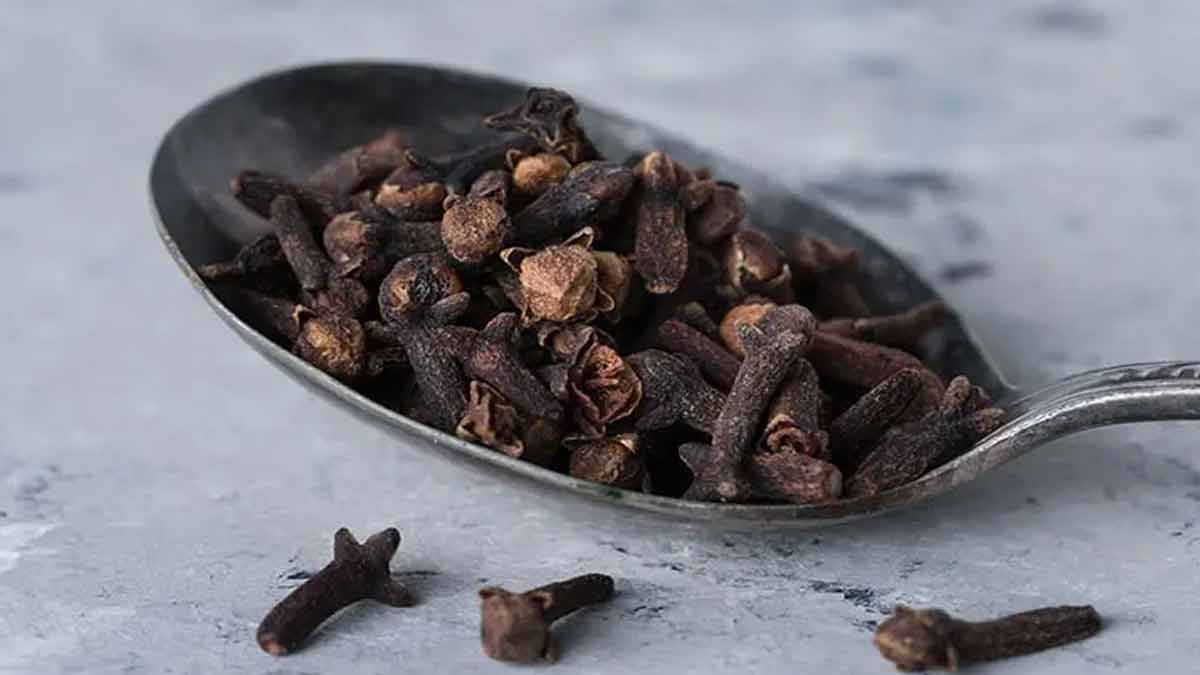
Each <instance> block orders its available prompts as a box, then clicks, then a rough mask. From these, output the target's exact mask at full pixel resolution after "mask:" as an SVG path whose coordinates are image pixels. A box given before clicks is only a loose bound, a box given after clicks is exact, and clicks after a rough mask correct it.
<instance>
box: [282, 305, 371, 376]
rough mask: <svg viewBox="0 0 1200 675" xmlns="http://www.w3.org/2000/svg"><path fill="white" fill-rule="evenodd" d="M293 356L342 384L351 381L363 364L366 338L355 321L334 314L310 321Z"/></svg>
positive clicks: (304, 327)
mask: <svg viewBox="0 0 1200 675" xmlns="http://www.w3.org/2000/svg"><path fill="white" fill-rule="evenodd" d="M296 353H297V354H299V355H300V357H301V358H303V359H304V360H305V361H308V362H309V363H311V364H312V365H314V366H316V367H317V368H320V369H321V370H323V371H325V372H326V373H329V374H330V375H332V376H334V377H336V378H337V379H339V380H342V381H343V382H353V381H355V380H357V379H358V377H359V376H360V375H361V374H362V371H363V366H364V364H365V363H366V353H367V335H366V331H364V330H363V327H362V324H361V323H359V322H358V321H356V320H354V319H350V318H346V317H341V316H336V315H326V316H319V317H316V318H313V319H309V320H308V321H306V322H305V323H304V325H303V326H302V327H301V328H300V336H299V337H298V338H296Z"/></svg>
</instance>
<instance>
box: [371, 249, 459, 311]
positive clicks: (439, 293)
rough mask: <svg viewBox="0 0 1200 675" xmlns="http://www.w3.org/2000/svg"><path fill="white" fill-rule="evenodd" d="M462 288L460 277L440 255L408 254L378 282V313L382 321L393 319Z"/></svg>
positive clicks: (432, 303) (430, 304) (427, 305)
mask: <svg viewBox="0 0 1200 675" xmlns="http://www.w3.org/2000/svg"><path fill="white" fill-rule="evenodd" d="M462 289H463V285H462V280H461V279H459V277H458V274H456V273H455V272H454V270H453V269H451V267H450V265H449V264H448V263H447V262H446V259H445V258H443V257H442V256H440V255H435V254H431V253H418V254H415V255H410V256H408V257H407V258H405V259H403V260H401V261H400V262H398V263H396V265H395V267H393V268H392V271H391V272H389V273H388V275H387V277H385V278H384V280H383V283H382V284H380V286H379V312H380V314H381V315H382V316H383V318H384V319H385V320H388V321H395V320H398V319H400V318H401V317H403V316H405V315H407V314H409V313H411V312H413V311H415V310H417V309H419V308H427V307H431V306H432V305H434V304H435V303H437V302H438V301H439V300H442V299H443V298H447V297H449V296H451V295H454V294H456V293H459V292H461V291H462Z"/></svg>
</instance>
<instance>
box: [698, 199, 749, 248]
mask: <svg viewBox="0 0 1200 675" xmlns="http://www.w3.org/2000/svg"><path fill="white" fill-rule="evenodd" d="M745 218H746V200H745V198H744V197H742V191H741V190H739V189H738V188H737V187H735V186H732V185H724V184H716V185H715V186H714V187H713V190H712V195H711V196H710V197H709V198H708V200H707V201H706V202H705V204H704V206H702V207H701V208H700V209H699V210H697V211H696V212H695V213H693V214H692V215H691V216H690V217H689V227H690V229H691V231H692V236H693V237H694V238H695V239H696V241H698V242H700V243H701V244H704V245H705V246H711V245H712V244H716V243H718V242H720V241H721V240H722V239H724V238H725V237H728V236H729V235H731V234H733V233H734V232H736V231H737V229H738V228H739V227H741V225H742V221H743V220H744V219H745Z"/></svg>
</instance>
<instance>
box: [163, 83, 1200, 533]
mask: <svg viewBox="0 0 1200 675" xmlns="http://www.w3.org/2000/svg"><path fill="white" fill-rule="evenodd" d="M526 87H527V85H525V84H522V83H517V82H511V81H508V80H503V79H499V78H494V77H487V76H481V75H475V74H471V73H467V72H463V71H460V70H455V69H450V68H437V67H431V66H420V65H405V64H387V63H344V64H332V65H320V66H310V67H302V68H296V69H292V70H286V71H282V72H278V73H275V74H272V75H267V76H265V77H262V78H259V79H256V80H253V81H251V82H248V83H246V84H243V85H241V86H239V87H237V88H235V89H232V90H230V91H227V92H225V93H223V94H221V95H219V96H217V97H215V98H213V99H212V100H210V101H208V102H207V103H204V104H202V105H200V106H199V107H197V108H196V109H195V110H193V111H192V112H190V113H188V114H187V115H186V116H185V117H184V118H183V119H181V120H180V121H179V122H177V123H176V124H175V125H174V126H173V127H172V128H171V130H170V131H169V132H167V135H166V137H165V138H164V139H163V141H162V143H161V145H160V146H159V148H158V151H157V153H156V155H155V158H154V164H153V166H152V168H151V171H150V195H151V205H152V208H153V209H154V212H155V215H156V217H157V221H158V232H159V235H160V236H161V237H162V239H163V242H164V243H165V244H166V247H167V250H168V252H170V254H171V256H172V257H173V258H174V259H175V261H176V262H177V263H178V264H179V266H180V268H181V269H182V270H183V272H184V274H185V275H186V276H187V277H188V279H189V280H190V281H191V282H192V285H193V286H194V287H195V288H196V290H197V291H199V293H200V294H201V296H203V297H204V299H205V300H206V301H207V302H208V304H209V305H210V306H211V307H212V308H213V309H214V310H215V311H216V313H217V315H218V316H220V317H221V319H222V320H224V321H225V322H226V323H227V324H229V326H230V327H232V328H233V330H234V331H235V332H236V333H237V334H238V335H239V336H240V337H241V338H242V339H243V340H245V341H246V342H248V343H249V344H250V346H252V347H253V348H255V349H256V350H258V351H259V352H260V353H261V354H263V355H264V356H266V357H267V358H268V359H269V360H270V361H271V362H272V363H273V364H275V365H276V366H277V367H279V368H280V369H281V370H283V371H284V372H285V373H287V374H288V375H290V376H291V377H292V378H293V379H295V380H297V381H298V382H300V383H301V384H303V385H305V386H306V387H308V388H309V389H311V390H313V391H316V392H319V393H321V394H322V395H324V396H325V397H326V398H328V399H329V400H332V401H335V402H337V403H339V404H340V405H342V406H343V407H345V408H347V409H348V410H351V411H352V412H354V413H357V414H358V415H359V416H360V417H361V418H363V419H365V420H367V421H369V422H371V423H373V424H375V425H377V426H379V427H382V428H384V429H388V430H392V431H399V432H401V433H402V435H403V436H404V437H405V438H406V439H409V440H415V441H417V442H416V443H413V445H414V446H416V447H419V448H427V449H431V450H433V451H435V452H436V453H437V454H439V455H441V456H443V457H449V458H452V459H457V460H460V461H463V462H467V463H470V464H472V465H474V466H475V467H477V468H479V469H481V470H485V471H487V472H488V473H490V474H491V475H494V476H506V477H514V478H520V479H524V480H525V481H526V484H529V485H534V486H537V487H540V488H543V489H545V490H546V491H547V492H551V493H554V494H558V495H568V496H574V497H584V498H586V499H590V500H593V501H596V500H598V501H599V502H601V503H605V504H609V505H616V506H624V507H627V508H630V509H635V510H638V511H641V512H643V513H648V514H654V515H656V516H660V517H667V518H670V519H676V520H689V521H705V522H710V523H724V524H727V525H735V526H751V525H769V526H816V525H827V524H832V523H837V522H842V521H847V520H851V519H855V518H862V517H865V516H870V515H874V514H878V513H883V512H885V511H889V510H892V509H896V508H899V507H901V506H906V505H908V504H913V503H916V502H920V501H924V500H926V499H929V498H931V497H933V496H935V495H938V494H941V493H943V492H946V491H948V490H950V489H951V488H953V487H955V486H957V485H960V484H962V483H966V482H968V481H970V480H973V479H974V478H976V477H978V476H980V475H982V474H983V473H984V472H986V471H988V470H990V469H992V468H994V467H997V466H999V465H1001V464H1003V463H1005V462H1008V461H1009V460H1012V459H1015V458H1017V457H1019V456H1021V455H1023V454H1025V453H1027V452H1029V451H1031V450H1033V449H1034V448H1037V447H1039V446H1041V445H1043V444H1044V443H1046V442H1048V441H1050V440H1052V439H1054V438H1058V437H1060V436H1065V435H1067V434H1071V433H1075V432H1077V431H1082V430H1084V429H1090V428H1093V427H1099V426H1105V425H1109V424H1123V423H1127V422H1148V421H1156V420H1174V419H1200V362H1186V363H1185V362H1175V363H1150V364H1139V365H1128V366H1117V367H1113V368H1106V369H1102V370H1096V371H1092V372H1089V373H1084V374H1082V375H1077V376H1075V377H1072V378H1068V379H1066V380H1063V381H1061V382H1059V383H1057V384H1054V385H1052V386H1049V387H1046V388H1044V389H1042V390H1040V391H1037V392H1035V393H1032V394H1029V395H1025V396H1021V395H1019V394H1018V392H1017V391H1016V390H1015V389H1013V388H1012V387H1011V386H1009V385H1008V384H1007V383H1006V382H1005V381H1004V379H1003V377H1002V376H1001V375H1000V374H999V372H998V371H997V370H996V368H995V367H994V366H993V365H992V364H991V363H990V362H989V361H988V359H987V357H985V356H984V354H983V351H982V350H981V349H980V347H979V345H978V344H977V342H976V341H975V339H974V338H973V337H972V336H971V334H970V333H969V332H968V331H967V330H966V328H965V327H964V326H963V325H962V324H961V322H960V321H959V320H958V318H957V317H951V319H950V320H949V321H948V322H947V323H946V325H945V326H944V327H943V328H942V329H941V330H940V331H939V333H938V334H937V335H936V336H935V339H934V343H935V344H934V345H933V346H932V350H931V354H930V357H931V361H932V363H933V365H934V366H935V367H936V368H937V369H938V370H940V371H941V372H942V373H947V374H959V373H961V374H965V375H967V376H968V377H970V378H971V380H972V381H974V382H976V383H978V384H980V385H982V386H983V387H985V388H986V389H987V390H988V391H989V392H991V393H992V394H993V395H994V396H995V397H996V398H997V399H998V400H1000V401H1001V402H1002V404H1003V405H1004V406H1005V407H1006V408H1007V410H1008V411H1009V413H1010V415H1011V421H1010V422H1009V423H1008V424H1007V425H1006V426H1005V427H1003V428H1002V429H1000V430H999V431H997V432H996V433H994V434H992V435H991V436H990V437H988V438H986V439H984V440H983V441H981V442H979V443H978V444H977V445H976V446H975V447H974V448H972V449H971V450H970V451H968V452H966V453H965V454H963V455H962V456H960V457H958V458H957V459H955V460H953V461H951V462H949V463H947V464H944V465H942V466H940V467H938V468H937V469H935V470H933V471H931V472H930V473H928V474H926V475H924V476H922V477H921V478H920V479H918V480H916V481H914V482H912V483H909V484H908V485H905V486H903V487H900V488H897V489H895V490H892V491H890V492H887V493H884V494H881V495H878V496H875V497H870V498H865V499H854V500H847V501H841V502H836V503H832V504H823V505H813V506H792V505H780V506H761V505H738V504H729V505H726V504H710V503H697V502H686V501H682V500H678V499H671V498H667V497H658V496H653V495H644V494H640V493H634V492H627V491H623V490H616V489H612V488H608V487H605V486H602V485H597V484H594V483H590V482H585V481H580V480H576V479H574V478H571V477H570V476H565V475H562V474H558V473H555V472H552V471H549V470H547V469H543V468H541V467H538V466H536V465H533V464H529V463H526V462H522V461H520V460H516V459H512V458H510V457H508V456H506V455H504V454H502V453H498V452H494V451H492V450H489V449H487V448H484V447H481V446H477V445H473V444H471V443H467V442H464V441H462V440H459V439H457V438H455V437H453V436H450V435H448V434H444V433H442V432H440V431H436V430H434V429H431V428H429V427H426V426H423V425H421V424H419V423H417V422H414V421H412V420H410V419H408V418H406V417H403V416H401V415H399V414H396V413H394V412H392V411H391V410H388V409H387V408H385V407H383V406H381V405H378V404H376V403H374V402H372V401H371V400H369V399H367V398H366V397H364V396H362V395H360V394H358V393H356V392H355V391H353V390H351V389H349V388H348V387H346V386H344V385H342V384H340V383H338V382H337V381H335V380H334V379H332V378H330V377H328V376H326V375H325V374H323V373H321V372H320V371H318V370H316V369H315V368H313V367H311V366H309V365H308V364H307V363H305V362H303V361H301V360H300V359H298V358H296V357H294V356H293V355H292V354H291V353H289V352H288V351H287V350H285V349H281V348H280V347H279V346H277V345H276V344H274V343H273V342H271V341H270V340H268V339H267V338H265V337H263V336H262V335H261V334H259V333H258V332H256V331H255V330H254V329H252V328H251V327H250V326H248V325H247V324H246V323H244V322H243V321H242V320H241V319H240V318H238V317H237V316H236V315H234V314H233V313H232V312H231V311H230V310H229V309H228V308H226V307H225V306H224V305H223V304H222V303H221V302H220V301H219V300H218V299H217V298H216V296H214V295H213V294H212V293H211V292H210V291H209V290H208V288H207V287H206V286H205V285H204V283H203V282H202V281H201V280H200V279H199V277H197V275H196V273H195V271H194V268H195V266H197V265H200V264H204V263H208V262H212V261H215V260H221V259H226V258H228V257H229V256H231V255H232V253H233V252H234V251H235V250H236V249H237V246H238V245H239V244H240V243H242V242H245V241H248V240H249V239H251V238H252V237H253V236H254V235H256V234H258V233H260V232H262V231H263V230H264V229H265V228H266V223H265V222H264V221H262V220H261V219H258V218H257V217H255V216H252V215H250V214H249V213H248V212H247V211H246V210H245V209H243V208H242V207H241V206H240V205H238V204H237V203H235V202H234V201H233V199H232V198H231V197H229V196H228V187H227V186H228V182H229V179H230V177H231V176H233V175H234V174H235V173H237V171H238V170H240V169H242V168H247V167H253V168H257V169H262V170H267V171H274V172H277V173H282V174H285V175H293V176H296V177H299V176H302V175H304V173H305V172H307V171H308V170H310V169H311V168H313V167H314V166H316V164H317V163H318V162H319V161H320V160H322V159H324V158H326V157H328V156H330V155H332V154H334V153H335V152H336V151H338V150H341V149H343V148H345V147H349V146H351V145H354V144H356V143H361V142H363V141H364V140H366V139H368V138H370V137H372V136H374V135H376V134H378V133H380V132H382V131H383V130H384V129H387V128H395V127H399V128H401V129H402V130H406V131H408V132H410V133H411V137H412V138H419V139H421V143H422V147H423V149H424V150H426V151H429V152H439V151H450V150H455V149H460V148H461V147H465V146H467V145H470V144H474V143H478V142H481V141H483V140H486V138H487V137H488V132H487V131H486V130H484V129H483V128H482V127H481V125H480V124H479V120H480V118H481V117H482V115H484V114H486V113H490V112H493V111H496V110H500V109H502V108H505V107H508V106H510V105H512V104H513V103H514V102H515V101H518V100H520V99H521V97H522V96H523V95H524V92H525V89H526ZM582 108H583V111H584V112H583V122H584V124H585V125H586V128H587V130H588V133H589V135H590V136H591V137H592V139H593V141H594V142H595V143H596V145H597V146H598V147H599V149H600V150H601V151H602V152H603V153H605V154H606V155H607V156H610V157H615V158H624V157H625V156H627V155H628V154H630V153H633V152H635V151H644V150H647V149H664V150H666V151H667V152H669V153H670V154H671V155H672V156H675V157H677V158H679V159H680V160H682V161H683V162H685V163H687V164H689V165H693V166H709V167H711V168H712V169H713V172H714V175H716V176H718V177H720V178H724V179H728V180H732V181H736V182H737V183H739V184H740V185H741V186H742V189H743V190H744V191H745V193H746V195H747V199H748V201H749V204H750V218H751V220H752V221H753V222H754V224H755V226H756V227H760V228H764V229H767V230H774V231H775V232H776V233H784V232H787V231H789V230H790V231H794V230H795V229H796V228H803V229H805V230H808V231H810V232H815V233H817V234H820V235H823V236H826V237H829V238H830V239H833V240H834V241H837V242H840V243H843V244H848V245H851V246H855V247H857V248H859V249H861V250H862V253H863V259H864V260H865V261H866V265H864V268H865V269H864V271H863V272H864V274H865V276H866V277H867V283H866V284H865V286H868V287H870V288H874V289H884V290H883V291H882V292H881V293H879V294H877V295H875V296H873V297H868V298H867V299H868V300H869V301H870V302H871V303H872V306H873V307H875V308H876V309H877V310H878V311H880V312H888V311H898V310H902V309H907V308H909V307H911V306H913V305H915V304H917V303H919V302H922V301H925V300H930V299H933V298H935V297H936V295H935V293H934V292H933V290H932V289H930V288H929V286H927V285H926V284H925V283H924V282H923V281H922V280H921V279H920V278H919V277H918V276H917V275H916V274H915V273H913V271H912V270H910V269H908V268H907V267H906V266H905V265H904V264H903V263H902V262H901V261H900V260H899V259H898V258H896V257H895V256H894V255H892V254H891V253H890V252H888V251H887V249H885V248H883V247H882V246H880V245H879V244H878V243H877V242H876V241H874V240H873V239H871V238H870V237H868V236H867V235H865V234H863V233H862V232H859V231H858V230H856V229H855V228H854V227H852V226H851V225H849V224H848V223H846V222H845V221H844V220H842V219H841V218H839V217H838V216H835V215H834V214H832V213H830V212H829V211H826V210H825V209H823V208H821V207H820V206H817V205H815V204H812V203H810V202H806V201H803V200H801V199H798V198H797V197H795V196H793V195H792V194H790V193H789V192H788V191H787V190H786V189H784V188H782V187H780V186H778V185H775V184H773V183H772V182H771V181H770V180H769V179H768V178H766V177H764V176H762V175H761V174H759V173H757V172H755V171H754V170H752V169H749V168H747V167H744V166H741V165H739V164H737V163H735V162H733V161H730V160H728V159H725V158H722V157H717V156H713V155H710V154H707V153H705V152H704V151H702V150H700V149H698V148H696V147H695V146H693V145H691V144H689V143H687V142H686V141H683V140H681V139H679V138H676V137H674V136H671V135H670V134H668V133H666V132H663V131H660V130H658V129H655V128H654V127H651V126H649V125H646V124H641V123H638V122H635V121H633V120H630V119H627V118H625V117H622V116H620V115H618V114H615V113H611V112H607V111H605V110H603V109H601V108H597V107H595V106H592V105H589V104H584V105H583V106H582ZM576 501H580V500H576Z"/></svg>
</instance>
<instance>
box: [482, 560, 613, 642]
mask: <svg viewBox="0 0 1200 675" xmlns="http://www.w3.org/2000/svg"><path fill="white" fill-rule="evenodd" d="M612 596H613V579H612V577H610V576H607V575H604V574H584V575H582V576H578V577H574V578H572V579H567V580H566V581H559V582H556V583H552V584H547V585H545V586H540V587H538V588H535V589H533V590H531V591H525V592H524V593H510V592H509V591H506V590H504V589H503V588H500V587H497V586H488V587H486V588H483V589H480V591H479V599H480V603H479V609H480V628H481V630H480V639H481V642H482V644H483V652H484V653H485V654H487V655H488V656H489V657H491V658H493V659H496V660H497V661H513V662H530V661H536V660H538V659H544V660H546V661H550V662H553V661H557V660H558V649H557V647H556V645H555V644H554V641H553V639H552V637H551V635H550V624H552V623H554V622H555V621H557V620H559V619H561V618H562V617H564V616H566V615H568V614H570V613H572V612H574V611H576V610H579V609H582V608H584V607H587V606H588V605H596V604H599V603H601V602H606V601H608V600H609V599H610V598H612Z"/></svg>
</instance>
